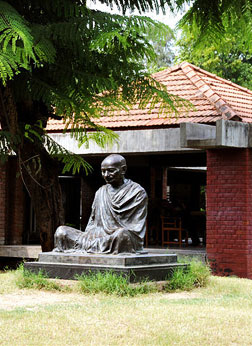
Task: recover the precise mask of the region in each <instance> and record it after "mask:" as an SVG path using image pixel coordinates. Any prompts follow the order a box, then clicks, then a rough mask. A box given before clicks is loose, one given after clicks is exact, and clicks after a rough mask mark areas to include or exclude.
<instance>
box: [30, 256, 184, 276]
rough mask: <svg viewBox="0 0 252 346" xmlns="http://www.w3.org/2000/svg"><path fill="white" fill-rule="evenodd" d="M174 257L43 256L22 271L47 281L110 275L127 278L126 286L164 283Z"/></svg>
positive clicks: (175, 261)
mask: <svg viewBox="0 0 252 346" xmlns="http://www.w3.org/2000/svg"><path fill="white" fill-rule="evenodd" d="M186 266H187V265H185V264H179V263H177V255H175V254H139V255H135V254H134V255H130V254H129V255H126V254H125V255H122V254H120V255H97V254H80V253H78V254H77V253H57V252H44V253H41V254H39V261H38V262H26V263H25V264H24V267H25V269H28V270H30V271H33V272H38V271H39V270H43V271H45V272H46V273H47V275H48V276H49V277H50V278H56V277H57V278H60V279H74V278H75V276H76V275H81V274H82V273H85V274H87V275H88V274H89V273H90V272H92V273H93V272H97V271H100V272H105V271H112V272H113V273H118V274H122V275H125V276H126V277H128V279H129V282H139V281H141V280H145V279H148V280H154V281H161V280H165V279H166V278H167V277H168V276H169V275H171V273H172V271H173V270H174V269H175V268H177V267H184V268H186Z"/></svg>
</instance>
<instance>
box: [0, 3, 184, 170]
mask: <svg viewBox="0 0 252 346" xmlns="http://www.w3.org/2000/svg"><path fill="white" fill-rule="evenodd" d="M105 2H107V3H108V4H111V5H112V2H110V1H105ZM115 5H116V6H118V7H120V8H121V10H122V11H124V10H125V9H126V8H129V9H133V8H138V9H139V10H140V11H141V12H143V11H146V10H148V9H156V10H157V9H158V8H162V9H164V8H165V2H164V1H163V0H155V1H150V0H129V1H127V2H124V1H121V0H118V1H116V2H115ZM0 33H1V36H0V78H1V81H2V86H3V87H5V86H6V85H8V87H11V90H12V94H13V99H14V100H15V102H16V105H17V107H18V108H17V109H18V110H19V109H21V112H20V113H19V114H18V128H19V132H20V134H19V135H20V137H21V138H25V139H26V140H30V141H31V142H32V143H33V142H34V143H35V142H37V141H40V142H41V143H42V144H45V145H46V146H47V147H48V148H51V146H50V145H49V142H48V141H47V143H44V142H43V141H44V130H43V129H42V128H44V127H45V126H46V121H47V120H48V117H49V116H50V115H51V116H59V117H61V118H63V120H64V122H65V131H66V130H70V131H71V133H72V136H73V137H74V138H75V139H77V140H78V141H79V144H80V145H86V146H88V141H89V140H94V141H96V143H97V144H99V145H101V146H105V145H106V144H108V143H109V141H110V142H111V141H113V140H116V135H115V134H114V133H113V132H112V131H110V130H108V129H105V128H103V127H101V126H99V125H98V124H97V123H96V121H95V120H96V119H97V118H99V117H100V116H102V115H104V114H111V115H112V114H113V111H114V110H120V109H124V110H127V109H129V108H130V107H131V106H132V105H134V104H136V103H139V107H145V106H146V105H147V104H150V105H151V107H154V105H155V104H156V103H159V104H160V111H161V112H165V113H166V114H167V116H169V114H171V113H174V112H175V113H176V112H177V110H178V107H180V106H183V107H184V106H185V102H184V101H183V100H180V99H179V98H177V97H175V96H173V95H169V94H168V93H167V90H166V88H165V87H163V86H162V85H160V84H159V83H158V82H157V81H155V80H153V79H152V78H151V77H150V75H148V73H147V72H146V68H145V65H144V62H145V61H151V60H153V59H155V53H154V50H153V47H152V44H151V40H155V39H156V40H158V39H159V40H162V41H163V40H165V37H166V36H167V35H169V34H170V29H169V28H168V27H167V26H166V25H164V24H161V23H159V22H157V21H155V20H152V19H150V18H147V17H142V16H133V15H131V16H123V15H112V14H109V13H103V12H101V11H95V10H90V9H88V8H87V7H86V3H85V1H82V0H54V1H51V0H6V1H1V0H0ZM150 38H151V39H150ZM10 80H11V83H10ZM31 104H35V105H36V104H40V105H43V107H42V108H43V112H41V111H39V112H38V111H36V110H34V109H33V110H32V111H29V112H27V110H26V108H25V107H26V106H27V105H29V107H30V105H31ZM20 105H21V107H20ZM22 105H23V106H22ZM44 109H46V112H45V111H44ZM40 110H41V107H40ZM0 119H1V117H0ZM38 121H40V123H41V124H42V128H38V127H37V126H38V125H37V124H38ZM4 130H6V129H5V128H4ZM90 130H92V131H90ZM3 143H4V142H3ZM12 143H13V140H12ZM20 143H21V144H20V145H22V141H21V142H20ZM53 148H54V150H51V149H49V152H50V153H51V154H52V155H56V152H57V150H58V154H59V155H58V158H59V159H60V160H61V161H62V162H63V163H64V164H65V167H67V168H66V169H69V168H70V167H72V168H73V170H74V171H78V170H79V169H80V167H81V165H82V164H81V163H80V161H78V159H77V158H76V157H73V156H71V155H70V153H68V152H64V151H63V152H62V149H61V148H60V147H57V146H55V145H54V146H53ZM14 149H15V148H14ZM6 150H7V149H6ZM7 151H8V150H7ZM67 160H69V161H68V162H69V165H68V164H67ZM84 166H85V165H84V164H83V167H84ZM86 167H87V166H86Z"/></svg>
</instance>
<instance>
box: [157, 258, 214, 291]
mask: <svg viewBox="0 0 252 346" xmlns="http://www.w3.org/2000/svg"><path fill="white" fill-rule="evenodd" d="M209 278H210V268H209V267H208V266H207V265H205V264H203V263H202V262H199V261H195V260H193V261H191V262H190V264H189V266H188V268H186V269H184V268H177V269H175V270H174V272H173V274H172V276H171V278H169V279H168V280H167V283H166V285H165V286H164V289H165V290H166V291H168V292H170V291H174V290H186V291H189V290H192V289H193V288H194V287H205V286H206V285H207V284H208V282H209Z"/></svg>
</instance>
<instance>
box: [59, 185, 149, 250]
mask: <svg viewBox="0 0 252 346" xmlns="http://www.w3.org/2000/svg"><path fill="white" fill-rule="evenodd" d="M146 215H147V195H146V192H145V190H144V189H143V188H142V187H141V186H140V185H139V184H137V183H134V182H133V181H131V180H125V182H124V184H123V185H121V186H120V187H119V188H113V187H112V186H111V185H110V184H107V185H104V186H102V187H101V188H100V189H99V190H98V191H97V192H96V194H95V198H94V202H93V205H92V212H91V215H90V218H89V222H88V225H87V227H86V230H85V232H81V231H78V230H75V229H73V228H71V227H66V226H61V227H65V233H64V232H63V233H64V236H63V238H64V239H63V240H62V238H61V240H60V241H57V232H56V236H55V241H56V244H55V246H56V250H58V251H69V250H71V249H73V250H74V251H80V252H88V253H114V254H117V253H124V252H130V253H132V252H133V253H134V252H138V251H141V250H142V249H143V239H144V235H145V231H146ZM57 231H58V230H57ZM61 233H62V232H61Z"/></svg>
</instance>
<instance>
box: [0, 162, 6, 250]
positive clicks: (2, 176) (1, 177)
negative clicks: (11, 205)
mask: <svg viewBox="0 0 252 346" xmlns="http://www.w3.org/2000/svg"><path fill="white" fill-rule="evenodd" d="M6 169H7V165H1V164H0V245H4V244H5V232H6V225H7V206H6V204H7V195H6V191H7V186H6V184H7V179H6Z"/></svg>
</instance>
